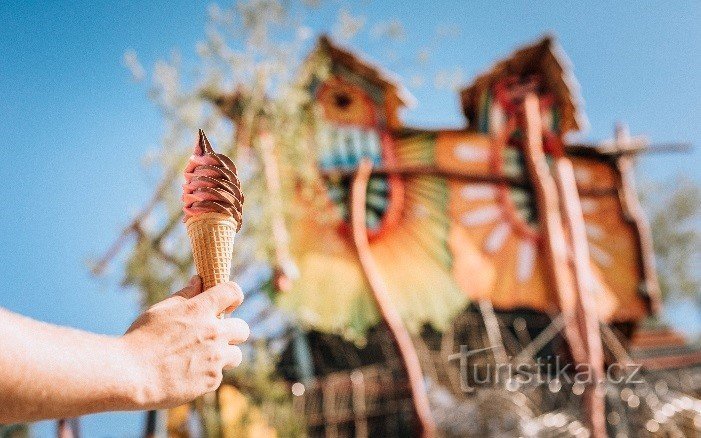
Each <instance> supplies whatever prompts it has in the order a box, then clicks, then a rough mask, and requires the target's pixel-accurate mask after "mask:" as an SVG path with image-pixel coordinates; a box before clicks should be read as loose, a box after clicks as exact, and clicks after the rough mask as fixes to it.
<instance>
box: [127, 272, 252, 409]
mask: <svg viewBox="0 0 701 438" xmlns="http://www.w3.org/2000/svg"><path fill="white" fill-rule="evenodd" d="M242 301H243V292H242V291H241V288H240V287H239V286H238V285H237V284H236V283H233V282H227V283H222V284H219V285H217V286H214V287H213V288H211V289H207V290H206V291H204V292H202V283H201V280H200V277H198V276H195V277H193V278H192V279H191V280H190V283H189V284H188V285H187V286H186V287H185V288H184V289H182V290H181V291H179V292H177V293H175V294H174V295H172V296H171V297H169V298H167V299H165V300H163V301H161V302H160V303H158V304H156V305H154V306H152V307H151V308H150V309H148V310H146V311H145V312H144V313H143V314H142V315H141V316H139V317H138V318H137V319H136V321H134V323H133V324H132V326H131V327H130V328H129V330H127V332H126V334H125V335H124V336H123V337H122V338H121V341H122V344H123V346H124V348H125V349H126V351H127V353H128V355H130V356H131V357H133V359H134V361H133V362H134V368H133V370H132V372H134V373H135V381H136V382H138V383H137V384H136V388H137V394H136V395H135V397H136V398H137V403H138V404H139V405H141V408H142V409H155V408H167V407H173V406H178V405H180V404H183V403H187V402H189V401H191V400H193V399H194V398H196V397H198V396H200V395H202V394H204V393H207V392H211V391H213V390H215V389H216V388H218V387H219V385H220V384H221V381H222V370H223V368H227V367H235V366H238V365H239V364H240V363H241V359H242V355H241V349H240V348H239V347H238V346H236V345H235V344H240V343H242V342H244V341H245V340H246V339H247V338H248V335H249V328H248V325H247V324H246V322H244V321H243V320H241V319H239V318H225V319H219V318H217V315H219V314H220V313H222V312H224V311H227V312H230V311H233V310H234V309H235V308H236V307H238V306H239V305H240V304H241V302H242Z"/></svg>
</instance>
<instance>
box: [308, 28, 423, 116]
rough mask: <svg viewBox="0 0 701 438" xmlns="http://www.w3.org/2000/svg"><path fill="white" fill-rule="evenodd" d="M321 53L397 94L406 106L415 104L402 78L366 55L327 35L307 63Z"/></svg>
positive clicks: (320, 39)
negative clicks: (343, 45)
mask: <svg viewBox="0 0 701 438" xmlns="http://www.w3.org/2000/svg"><path fill="white" fill-rule="evenodd" d="M319 54H325V55H327V56H329V58H331V60H332V61H333V62H334V63H336V64H338V65H342V66H344V67H345V68H347V69H349V70H351V71H353V72H355V73H357V74H358V75H360V76H362V77H363V78H364V79H365V80H367V81H369V82H371V83H373V84H375V85H377V86H379V87H381V88H383V89H384V90H386V91H387V92H389V93H390V94H392V95H394V96H396V98H397V99H398V100H399V102H401V103H402V104H403V105H404V106H409V107H410V106H413V105H415V103H416V99H415V98H414V96H413V95H412V94H411V93H410V92H409V90H407V89H406V88H405V87H404V85H402V83H401V79H400V78H399V77H398V76H396V75H395V74H393V73H391V72H389V71H387V70H384V69H383V68H382V67H380V66H379V65H378V64H377V63H375V62H373V61H371V60H369V59H367V58H366V57H361V56H360V55H359V54H357V53H355V52H353V51H352V50H350V49H346V48H343V47H341V46H340V45H338V44H336V43H334V42H332V41H331V39H330V38H329V37H328V36H326V35H322V36H320V37H319V40H318V41H317V43H316V46H315V47H314V49H313V50H312V52H311V54H310V55H309V57H308V58H307V61H306V62H305V65H309V63H310V61H311V60H314V59H315V58H316V57H317V55H319ZM302 70H303V74H302V75H303V76H304V73H305V72H304V70H306V69H305V68H304V67H303V68H302Z"/></svg>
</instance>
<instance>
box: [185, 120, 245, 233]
mask: <svg viewBox="0 0 701 438" xmlns="http://www.w3.org/2000/svg"><path fill="white" fill-rule="evenodd" d="M183 203H184V207H183V211H184V212H185V221H186V222H187V221H188V220H189V219H190V218H192V217H193V216H196V215H199V214H202V213H221V214H227V215H231V217H232V218H233V219H234V220H235V221H236V224H237V227H236V231H239V230H240V229H241V220H242V217H241V216H242V209H243V193H241V182H240V181H239V178H238V176H237V175H236V166H235V165H234V163H233V162H232V161H231V159H230V158H229V157H227V156H226V155H223V154H217V153H216V152H214V149H212V145H211V144H210V143H209V140H208V139H207V136H206V135H205V134H204V131H202V130H201V129H200V132H199V141H198V142H197V145H196V146H195V151H194V153H193V155H192V156H191V157H190V161H189V162H188V163H187V166H186V167H185V184H184V185H183Z"/></svg>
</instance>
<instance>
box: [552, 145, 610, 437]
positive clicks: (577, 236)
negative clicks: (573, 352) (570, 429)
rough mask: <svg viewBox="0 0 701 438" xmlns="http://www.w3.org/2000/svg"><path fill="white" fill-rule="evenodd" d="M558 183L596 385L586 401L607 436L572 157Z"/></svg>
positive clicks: (559, 162)
mask: <svg viewBox="0 0 701 438" xmlns="http://www.w3.org/2000/svg"><path fill="white" fill-rule="evenodd" d="M553 170H554V173H555V176H556V178H555V182H556V184H557V186H558V190H559V195H560V204H561V205H562V216H563V220H564V225H565V228H566V230H567V231H568V232H567V233H566V235H567V236H569V247H570V250H571V254H572V267H573V271H574V272H573V273H574V281H575V287H576V290H577V298H578V300H577V307H576V310H575V316H576V321H577V325H578V326H579V331H580V334H581V337H582V340H583V341H584V346H585V348H586V351H587V364H588V369H589V371H590V372H589V375H590V377H591V381H592V383H590V385H588V386H587V387H586V388H585V393H584V399H585V402H586V406H587V410H588V411H589V412H588V413H589V423H590V428H591V430H592V435H593V436H595V437H605V436H606V401H605V399H604V396H603V393H602V392H601V391H602V390H603V389H604V388H603V387H601V385H603V383H599V382H604V381H605V377H606V376H605V373H604V348H603V345H602V342H601V331H600V330H599V327H600V325H599V315H598V312H597V307H596V299H595V297H594V293H595V291H594V277H593V273H592V271H591V255H590V252H589V243H588V241H587V232H586V228H585V225H584V217H583V215H582V205H581V201H580V199H579V194H578V193H577V183H576V182H575V178H574V168H573V167H572V163H571V162H570V160H569V159H568V158H564V157H560V158H556V159H555V163H554V166H553Z"/></svg>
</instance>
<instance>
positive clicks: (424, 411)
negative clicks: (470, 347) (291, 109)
mask: <svg viewBox="0 0 701 438" xmlns="http://www.w3.org/2000/svg"><path fill="white" fill-rule="evenodd" d="M371 173H372V164H371V163H370V161H368V160H367V159H366V160H363V161H362V162H361V163H360V166H359V167H358V172H357V173H356V175H355V178H354V180H353V186H352V189H351V227H352V232H353V241H354V243H355V247H356V250H357V252H358V259H359V260H360V265H361V266H362V268H363V272H364V273H365V277H366V278H367V280H368V283H369V284H370V290H371V291H372V294H373V298H374V299H375V303H376V304H377V308H378V310H379V312H380V315H381V316H382V319H383V320H384V322H385V324H387V327H388V328H389V331H390V333H391V334H392V337H393V340H394V343H395V345H396V346H397V349H398V350H399V355H400V357H401V358H402V363H403V365H404V367H405V370H406V374H407V378H408V379H409V387H410V389H411V395H412V401H413V403H414V411H415V413H416V416H417V418H418V421H419V426H420V428H421V431H420V432H421V436H423V437H425V438H430V437H434V436H435V435H436V426H435V423H434V420H433V415H432V414H431V409H430V406H429V403H428V395H427V394H426V386H425V385H424V380H423V373H422V371H421V364H420V362H419V356H418V354H417V353H416V349H415V348H414V344H413V342H412V340H411V336H410V335H409V332H408V331H407V329H406V327H405V326H404V323H403V322H402V319H401V316H400V315H399V313H398V312H397V309H395V308H394V305H393V303H392V301H391V299H390V296H389V293H388V291H387V285H386V284H385V282H384V280H383V279H382V274H381V273H380V270H379V268H378V266H377V263H376V262H375V259H374V258H373V256H372V252H371V251H370V242H369V241H368V232H367V225H366V224H365V214H366V212H365V201H366V196H367V187H368V181H369V180H370V174H371Z"/></svg>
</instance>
